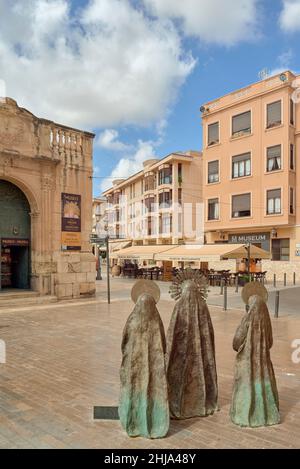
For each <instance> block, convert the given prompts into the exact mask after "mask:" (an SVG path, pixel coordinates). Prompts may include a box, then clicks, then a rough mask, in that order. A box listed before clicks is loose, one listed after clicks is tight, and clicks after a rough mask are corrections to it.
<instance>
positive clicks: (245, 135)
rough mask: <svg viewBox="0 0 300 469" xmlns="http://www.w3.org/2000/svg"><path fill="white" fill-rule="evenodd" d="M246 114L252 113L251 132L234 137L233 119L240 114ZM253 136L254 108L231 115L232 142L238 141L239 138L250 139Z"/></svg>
mask: <svg viewBox="0 0 300 469" xmlns="http://www.w3.org/2000/svg"><path fill="white" fill-rule="evenodd" d="M246 112H250V122H251V131H250V132H249V133H248V134H244V135H239V136H238V137H237V136H236V137H234V136H233V135H232V130H233V126H232V121H233V118H234V117H237V116H239V115H240V114H245V113H246ZM251 135H253V112H252V107H251V108H247V109H246V110H244V111H239V112H238V113H234V114H231V115H230V139H231V140H237V139H239V138H245V137H249V136H251Z"/></svg>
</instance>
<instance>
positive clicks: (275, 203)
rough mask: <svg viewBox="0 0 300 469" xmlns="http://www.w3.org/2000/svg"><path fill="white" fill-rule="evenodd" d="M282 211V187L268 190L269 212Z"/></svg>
mask: <svg viewBox="0 0 300 469" xmlns="http://www.w3.org/2000/svg"><path fill="white" fill-rule="evenodd" d="M278 213H281V189H272V190H269V191H267V214H268V215H274V214H278Z"/></svg>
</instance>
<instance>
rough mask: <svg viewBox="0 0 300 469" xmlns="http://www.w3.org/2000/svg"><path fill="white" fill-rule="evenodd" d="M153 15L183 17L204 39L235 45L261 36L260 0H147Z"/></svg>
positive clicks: (187, 31) (191, 32)
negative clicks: (259, 34) (258, 30)
mask: <svg viewBox="0 0 300 469" xmlns="http://www.w3.org/2000/svg"><path fill="white" fill-rule="evenodd" d="M143 2H144V4H145V5H146V7H147V8H148V9H149V10H150V11H151V12H152V14H154V15H156V16H159V17H162V18H172V19H176V20H179V21H180V23H181V27H182V30H183V32H184V33H185V34H186V35H188V36H196V37H198V38H199V39H200V40H203V41H206V42H212V43H216V44H225V45H233V44H235V43H237V42H238V41H245V40H246V41H247V40H252V39H254V38H255V36H257V22H258V8H259V7H258V4H259V1H258V0H226V1H225V0H163V1H162V0H143Z"/></svg>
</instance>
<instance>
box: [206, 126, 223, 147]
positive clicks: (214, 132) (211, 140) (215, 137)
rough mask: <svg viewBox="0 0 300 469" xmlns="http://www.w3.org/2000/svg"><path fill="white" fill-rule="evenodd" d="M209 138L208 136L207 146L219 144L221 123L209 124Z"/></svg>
mask: <svg viewBox="0 0 300 469" xmlns="http://www.w3.org/2000/svg"><path fill="white" fill-rule="evenodd" d="M207 133H208V136H207V145H208V146H210V145H215V144H216V143H219V141H220V139H219V122H215V123H214V124H209V126H208V130H207Z"/></svg>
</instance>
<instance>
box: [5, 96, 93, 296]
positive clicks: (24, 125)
mask: <svg viewBox="0 0 300 469" xmlns="http://www.w3.org/2000/svg"><path fill="white" fill-rule="evenodd" d="M93 139H94V134H92V133H89V132H83V131H80V130H76V129H73V128H69V127H66V126H63V125H58V124H56V123H54V122H51V121H48V120H45V119H39V118H37V117H35V116H34V115H33V114H31V113H30V112H29V111H27V110H25V109H23V108H20V107H19V106H18V105H17V103H16V102H15V101H14V100H12V99H9V98H6V99H2V100H0V249H1V263H0V267H1V270H0V273H1V277H0V278H1V290H0V295H1V291H4V289H5V290H9V289H31V290H33V291H36V292H38V293H39V294H40V295H55V296H57V298H59V299H67V298H80V297H82V296H92V295H94V293H95V258H94V256H93V254H92V253H91V246H90V243H89V236H90V233H91V231H92V227H91V224H92V213H91V212H92V178H91V176H92V171H93V165H92V158H93Z"/></svg>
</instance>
